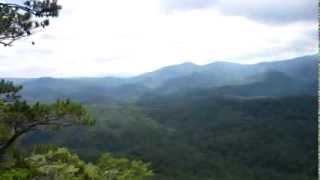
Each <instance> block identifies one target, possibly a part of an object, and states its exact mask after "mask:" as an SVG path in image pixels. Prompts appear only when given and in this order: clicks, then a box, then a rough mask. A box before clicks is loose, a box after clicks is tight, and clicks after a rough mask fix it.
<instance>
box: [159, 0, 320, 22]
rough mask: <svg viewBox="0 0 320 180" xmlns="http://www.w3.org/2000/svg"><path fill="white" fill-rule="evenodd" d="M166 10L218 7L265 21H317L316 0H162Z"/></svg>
mask: <svg viewBox="0 0 320 180" xmlns="http://www.w3.org/2000/svg"><path fill="white" fill-rule="evenodd" d="M161 7H162V8H163V10H164V11H165V12H173V11H187V10H194V9H204V8H211V9H217V10H219V11H220V12H221V13H224V14H226V15H234V16H243V17H247V18H250V19H253V20H257V21H261V22H264V23H277V24H279V23H280V24H281V23H290V22H296V21H316V20H317V7H318V6H317V1H316V0H268V1H257V0H231V1H226V0H161Z"/></svg>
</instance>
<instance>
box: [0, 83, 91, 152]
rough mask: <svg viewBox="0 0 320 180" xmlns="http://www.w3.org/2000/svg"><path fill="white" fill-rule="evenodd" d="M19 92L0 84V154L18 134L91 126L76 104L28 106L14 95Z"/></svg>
mask: <svg viewBox="0 0 320 180" xmlns="http://www.w3.org/2000/svg"><path fill="white" fill-rule="evenodd" d="M21 89H22V87H21V86H14V85H13V84H12V83H11V82H6V81H4V80H2V81H0V97H1V98H0V153H4V151H5V150H6V149H8V148H9V147H10V145H12V144H13V143H14V142H15V141H16V140H17V138H19V137H20V136H21V135H23V134H25V133H28V132H31V131H34V130H48V129H57V128H61V127H65V126H70V125H74V124H83V125H93V124H94V119H92V118H91V117H90V115H89V113H88V112H87V110H86V109H85V108H84V107H83V106H82V105H81V104H79V103H76V102H72V101H70V100H57V101H56V102H55V103H52V104H41V103H39V102H36V103H32V104H31V103H27V102H26V101H25V100H23V99H22V98H21V96H19V95H18V94H17V93H18V92H19V91H20V90H21Z"/></svg>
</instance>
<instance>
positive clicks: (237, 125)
mask: <svg viewBox="0 0 320 180" xmlns="http://www.w3.org/2000/svg"><path fill="white" fill-rule="evenodd" d="M15 3H22V2H21V1H13V3H9V2H7V1H4V2H0V44H1V45H3V46H4V47H9V46H12V45H13V43H14V42H15V41H17V40H19V39H21V38H24V37H27V36H30V35H32V34H34V33H35V32H36V31H38V30H43V29H44V28H46V27H47V26H49V25H50V22H51V19H50V18H53V17H58V16H59V12H60V10H61V8H62V6H61V5H60V4H58V1H57V0H44V1H42V0H25V1H24V2H23V4H15ZM86 5H87V4H86ZM201 7H202V5H201ZM94 9H95V8H94ZM87 10H88V9H87ZM97 11H98V10H97ZM70 12H72V10H71V11H69V12H68V13H70ZM68 13H67V14H68ZM85 13H89V11H85ZM99 16H100V15H99ZM281 16H282V15H281ZM279 17H280V16H279ZM279 17H278V18H279ZM100 23H101V22H100ZM93 24H94V23H93ZM81 25H86V23H85V22H84V23H81ZM90 26H91V25H90ZM93 27H94V26H93ZM81 28H83V27H81ZM93 29H94V28H93ZM125 34H126V33H125ZM47 36H50V35H48V34H47ZM40 39H41V38H40ZM42 39H45V38H42ZM270 39H271V38H270ZM240 42H241V41H240ZM279 42H280V41H279ZM293 42H296V43H298V41H293ZM31 44H32V45H35V42H34V41H32V42H31ZM298 44H299V43H298ZM52 47H54V46H52ZM280 49H281V47H280ZM29 50H30V49H29ZM297 50H298V49H297ZM32 51H33V50H32ZM17 52H19V51H17ZM26 52H27V51H26ZM34 52H36V51H34ZM123 53H124V54H125V52H123ZM21 54H23V53H21ZM1 58H6V56H1ZM26 59H28V58H26ZM19 63H20V62H19ZM317 68H318V59H317V55H309V56H303V57H297V58H294V59H289V60H281V61H272V62H269V63H258V64H251V65H244V64H236V63H228V62H214V63H210V64H206V65H196V64H193V63H189V62H186V63H183V64H178V65H172V66H168V67H164V68H161V69H158V70H155V71H153V72H149V73H145V74H142V75H139V76H134V77H128V78H114V77H97V78H60V79H59V78H50V77H43V78H6V77H1V79H2V80H1V81H0V179H1V180H2V179H3V180H143V179H146V180H215V179H217V180H316V179H318V177H317V174H318V173H317V171H318V166H317V165H318V164H317V131H318V124H317V123H318V122H317V117H318V113H317V112H318V97H317V91H318V69H317Z"/></svg>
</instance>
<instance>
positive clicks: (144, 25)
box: [0, 0, 318, 77]
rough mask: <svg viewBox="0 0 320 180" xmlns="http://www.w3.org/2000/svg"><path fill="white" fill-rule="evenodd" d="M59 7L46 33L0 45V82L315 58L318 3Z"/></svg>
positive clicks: (187, 1) (114, 1) (94, 0)
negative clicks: (187, 64) (174, 66)
mask: <svg viewBox="0 0 320 180" xmlns="http://www.w3.org/2000/svg"><path fill="white" fill-rule="evenodd" d="M9 2H10V1H9ZM59 2H60V4H61V5H62V6H63V10H62V12H61V14H60V17H59V18H57V19H54V20H52V21H51V26H50V27H48V28H47V29H46V30H45V31H43V32H40V33H37V34H35V35H33V36H31V37H29V38H27V39H24V40H22V41H19V42H16V43H15V44H14V46H13V47H10V48H8V47H3V46H0V76H2V77H40V76H54V77H75V76H82V77H83V76H106V75H120V76H126V75H134V74H139V73H143V72H148V71H152V70H154V69H157V68H160V67H163V66H166V65H171V64H178V63H183V62H186V61H189V62H193V63H196V64H206V63H210V62H214V61H230V62H236V63H256V62H261V61H271V60H280V59H286V58H292V57H297V56H303V55H309V54H314V53H317V47H318V38H317V25H318V24H317V1H316V0H229V1H226V0H90V1H88V0H60V1H59ZM32 41H35V42H36V45H35V46H32V45H31V42H32Z"/></svg>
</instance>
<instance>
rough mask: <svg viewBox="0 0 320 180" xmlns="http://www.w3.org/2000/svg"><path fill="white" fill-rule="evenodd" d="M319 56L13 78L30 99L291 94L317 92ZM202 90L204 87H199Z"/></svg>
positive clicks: (115, 98) (120, 98) (83, 99)
mask: <svg viewBox="0 0 320 180" xmlns="http://www.w3.org/2000/svg"><path fill="white" fill-rule="evenodd" d="M317 65H318V60H317V56H316V55H312V56H304V57H298V58H294V59H289V60H283V61H276V62H267V63H258V64H252V65H244V64H235V63H228V62H214V63H211V64H207V65H195V64H193V63H183V64H179V65H173V66H167V67H164V68H161V69H159V70H156V71H153V72H149V73H145V74H142V75H139V76H135V77H130V78H114V77H101V78H73V79H58V78H36V79H10V78H9V80H12V81H14V82H16V83H18V84H21V85H23V86H24V90H23V91H22V95H24V96H25V97H26V98H27V99H38V100H43V101H51V100H54V99H57V98H71V99H77V100H79V101H84V102H87V101H95V102H96V101H97V100H99V101H109V100H113V101H128V100H129V101H134V100H137V99H139V97H141V96H142V95H145V94H157V95H170V94H176V93H183V92H190V91H199V90H201V91H210V92H212V93H213V94H216V95H230V96H240V97H241V96H245V97H247V96H286V95H294V94H312V95H314V94H316V93H317V78H318V75H317V71H318V66H317ZM199 92H200V91H199Z"/></svg>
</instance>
